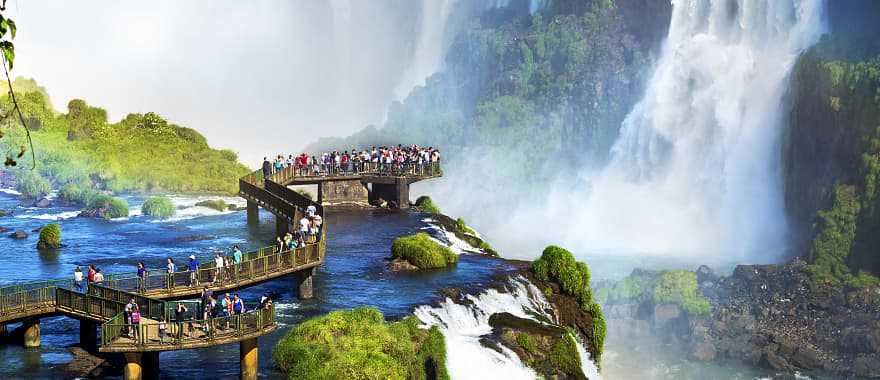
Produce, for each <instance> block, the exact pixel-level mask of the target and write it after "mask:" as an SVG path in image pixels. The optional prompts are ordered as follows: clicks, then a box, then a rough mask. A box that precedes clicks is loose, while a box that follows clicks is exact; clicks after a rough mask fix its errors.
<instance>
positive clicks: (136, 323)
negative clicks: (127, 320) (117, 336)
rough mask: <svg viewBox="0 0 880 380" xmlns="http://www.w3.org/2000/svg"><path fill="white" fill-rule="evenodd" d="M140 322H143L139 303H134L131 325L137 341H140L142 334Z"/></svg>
mask: <svg viewBox="0 0 880 380" xmlns="http://www.w3.org/2000/svg"><path fill="white" fill-rule="evenodd" d="M140 323H141V310H140V308H139V307H138V305H137V304H134V309H132V310H131V326H132V328H133V330H134V336H133V337H132V338H134V339H135V341H137V342H140V336H141V329H140V327H141V325H140Z"/></svg>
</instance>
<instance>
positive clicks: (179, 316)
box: [174, 302, 189, 341]
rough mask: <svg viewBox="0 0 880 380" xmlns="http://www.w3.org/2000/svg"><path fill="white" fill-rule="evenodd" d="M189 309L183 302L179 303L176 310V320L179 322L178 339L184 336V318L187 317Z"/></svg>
mask: <svg viewBox="0 0 880 380" xmlns="http://www.w3.org/2000/svg"><path fill="white" fill-rule="evenodd" d="M187 311H189V309H187V308H186V306H185V305H184V304H183V302H180V303H178V304H177V309H175V310H174V322H175V323H177V340H178V341H180V339H181V338H183V319H184V318H185V316H186V312H187Z"/></svg>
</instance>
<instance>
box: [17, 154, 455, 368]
mask: <svg viewBox="0 0 880 380" xmlns="http://www.w3.org/2000/svg"><path fill="white" fill-rule="evenodd" d="M288 169H289V170H284V171H280V172H278V173H274V174H273V175H272V176H270V177H268V178H263V176H262V171H256V172H253V173H251V174H248V175H246V176H245V177H242V178H241V179H239V196H241V197H243V198H245V199H246V200H247V202H248V221H249V222H254V221H255V219H258V217H259V216H258V212H259V210H258V209H256V208H257V207H262V208H264V209H265V210H267V211H269V212H271V213H272V214H274V216H275V218H276V227H277V231H276V232H278V233H279V234H282V233H286V232H288V231H290V226H291V225H295V224H296V223H297V221H298V220H299V219H301V218H302V217H303V216H305V215H306V213H307V210H308V209H309V207H310V206H311V207H313V208H314V209H315V210H316V214H317V215H321V216H323V215H324V206H323V205H322V204H321V203H320V200H321V197H320V196H319V201H318V202H315V201H312V200H311V199H309V198H308V197H306V196H304V195H302V194H300V193H298V192H297V191H295V190H293V189H291V188H289V187H288V186H289V185H296V184H301V183H321V184H325V183H333V182H339V181H359V182H360V181H366V182H369V183H372V184H380V185H381V184H394V186H397V188H398V189H399V187H400V184H405V185H406V186H408V185H409V184H410V183H412V182H415V181H418V180H422V179H426V178H433V177H437V176H439V175H440V173H439V166H434V167H432V168H431V169H430V172H427V171H426V172H417V171H415V169H413V171H408V170H409V169H406V170H407V171H385V170H379V169H378V168H377V170H376V171H374V172H361V173H358V174H354V173H331V174H326V175H323V176H318V175H308V173H304V172H303V173H294V168H288ZM400 169H402V168H400ZM419 170H421V169H419ZM297 174H298V175H297ZM374 191H379V190H374ZM319 194H321V193H320V192H319ZM397 196H398V198H395V199H396V200H398V201H401V203H403V201H406V203H407V204H408V190H407V192H406V193H405V194H404V193H401V192H398V195H397ZM401 196H406V197H407V198H400V197H401ZM398 204H400V203H398ZM252 208H255V209H256V210H253V209H252ZM254 214H256V215H254ZM327 230H328V227H327V226H326V224H325V225H324V226H323V228H322V231H321V233H320V240H318V241H316V242H314V243H312V244H308V245H306V246H305V247H301V248H296V249H291V250H286V251H279V250H278V249H277V248H276V247H274V246H272V247H264V248H261V249H258V250H255V251H252V252H248V253H245V254H244V255H243V257H242V261H241V263H239V264H235V265H231V266H228V267H221V268H218V267H216V266H215V264H214V260H212V259H210V258H203V259H204V260H200V262H201V264H200V265H199V267H198V269H197V270H195V271H182V272H175V273H170V274H169V273H165V271H164V270H153V271H149V272H148V275H147V276H145V277H144V278H143V279H141V278H139V277H138V276H137V274H136V273H120V274H109V275H106V276H105V280H104V281H103V282H102V283H100V284H95V283H92V284H89V285H88V287H87V289H86V290H85V291H78V290H77V288H76V285H75V283H74V281H73V280H72V279H66V280H46V281H33V282H25V283H17V284H11V285H7V286H4V287H0V326H2V327H3V329H4V330H5V327H6V326H7V325H9V324H12V323H18V322H21V323H22V327H21V330H23V344H24V346H25V347H39V346H40V318H45V317H51V316H58V315H61V316H66V317H70V318H74V319H77V320H79V321H80V344H81V345H82V346H83V348H85V349H87V350H89V351H91V352H96V351H98V352H104V353H121V354H123V355H124V357H125V363H126V364H125V368H124V379H141V378H143V377H156V376H157V375H158V369H159V353H160V352H163V351H173V350H185V349H196V348H203V347H210V346H215V345H221V344H229V343H239V344H240V359H241V378H242V379H256V377H257V363H258V362H257V357H258V356H257V355H258V352H257V338H259V337H260V336H263V335H265V334H268V333H271V332H273V331H275V330H276V329H277V323H276V314H275V309H274V307H272V306H267V307H259V306H258V307H255V308H252V309H247V311H245V312H244V313H240V314H235V315H233V316H229V317H220V318H208V319H205V318H204V317H202V316H201V315H200V314H198V313H197V312H196V311H197V310H198V309H199V308H200V302H198V301H181V300H183V299H186V298H193V297H197V296H199V295H200V294H201V291H202V288H203V287H204V286H207V287H208V289H210V290H212V291H213V292H214V293H215V294H219V293H221V292H224V291H228V290H232V289H239V288H244V287H247V286H251V285H255V284H259V283H261V282H265V281H268V280H271V279H275V278H278V277H282V276H286V275H294V276H295V278H296V281H297V287H298V295H299V297H300V298H303V299H305V298H311V297H312V295H313V290H312V275H313V273H314V268H315V267H317V266H318V265H321V264H322V263H323V262H324V257H325V254H326V241H327ZM130 301H134V302H135V303H136V304H137V305H138V307H139V310H140V311H141V320H140V323H138V324H128V323H126V321H125V318H124V310H125V307H126V305H127V304H128V303H129V302H130ZM180 304H183V305H184V306H185V307H186V309H187V310H188V311H187V312H186V313H184V315H182V317H181V318H177V315H176V313H175V310H177V308H178V305H180ZM99 326H100V341H99V340H98V334H97V330H98V327H99Z"/></svg>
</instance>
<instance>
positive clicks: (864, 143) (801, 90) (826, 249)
mask: <svg viewBox="0 0 880 380" xmlns="http://www.w3.org/2000/svg"><path fill="white" fill-rule="evenodd" d="M793 78H794V79H793V83H794V84H793V90H792V91H793V92H794V93H795V94H796V96H799V97H801V98H803V99H804V101H805V102H809V103H810V104H815V103H814V102H813V101H812V99H813V97H821V98H820V99H822V100H824V101H821V102H816V103H818V106H814V107H813V108H810V109H804V111H802V112H804V113H805V115H804V116H802V117H803V118H806V119H818V120H823V121H821V122H819V123H820V124H818V125H821V123H834V125H835V128H839V129H841V131H840V132H838V133H839V134H841V135H842V136H844V137H837V138H839V139H841V141H852V142H853V143H847V144H840V145H839V147H838V148H837V149H838V150H839V153H836V157H844V158H843V159H842V160H844V162H842V163H838V164H837V165H839V166H842V167H845V168H848V169H846V170H841V172H840V173H835V175H836V176H837V177H836V179H835V181H836V182H835V183H834V184H833V185H832V186H829V187H827V188H826V189H823V193H826V194H828V198H829V202H828V203H830V206H828V207H827V208H825V209H820V210H819V211H818V212H816V222H815V223H814V224H813V226H812V227H813V228H812V234H813V235H812V236H813V240H812V242H811V243H810V245H809V247H808V250H809V251H808V256H807V258H808V265H807V267H806V270H807V271H808V272H809V273H810V274H811V276H812V278H813V279H814V280H815V281H816V282H819V283H825V284H833V285H847V286H852V287H857V288H861V287H865V286H872V285H880V279H878V277H877V276H876V274H878V273H880V272H878V271H880V256H878V255H877V254H876V251H877V250H878V249H880V234H877V233H876V231H877V230H878V229H880V197H878V194H877V190H878V184H880V183H878V181H880V127H878V124H877V120H880V56H878V55H874V56H871V55H870V54H868V53H866V52H863V51H860V50H858V49H855V48H854V47H853V46H851V45H850V42H848V41H846V40H843V39H841V38H839V37H835V36H833V35H832V36H825V37H823V38H822V40H821V41H820V42H819V43H818V44H817V45H816V46H814V47H813V48H811V49H810V50H809V51H808V52H807V53H806V54H804V56H803V57H802V58H801V59H800V60H798V63H797V65H796V67H795V70H794V74H793ZM829 115H833V116H829ZM829 119H830V120H831V121H827V120H829ZM809 154H812V153H810V152H805V153H803V155H809ZM796 185H797V186H796V187H797V188H802V187H809V185H813V184H806V185H802V184H796ZM817 185H819V186H823V185H822V184H821V183H818V184H817ZM869 270H873V271H874V274H872V273H870V272H869Z"/></svg>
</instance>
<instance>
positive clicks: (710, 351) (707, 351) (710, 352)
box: [691, 341, 715, 362]
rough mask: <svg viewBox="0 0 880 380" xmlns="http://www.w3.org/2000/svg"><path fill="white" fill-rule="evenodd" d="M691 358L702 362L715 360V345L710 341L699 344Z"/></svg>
mask: <svg viewBox="0 0 880 380" xmlns="http://www.w3.org/2000/svg"><path fill="white" fill-rule="evenodd" d="M691 356H692V357H693V358H694V359H696V360H699V361H701V362H708V361H711V360H715V345H713V344H712V343H710V342H708V341H702V342H700V343H697V345H696V347H694V351H693V352H692V353H691Z"/></svg>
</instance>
